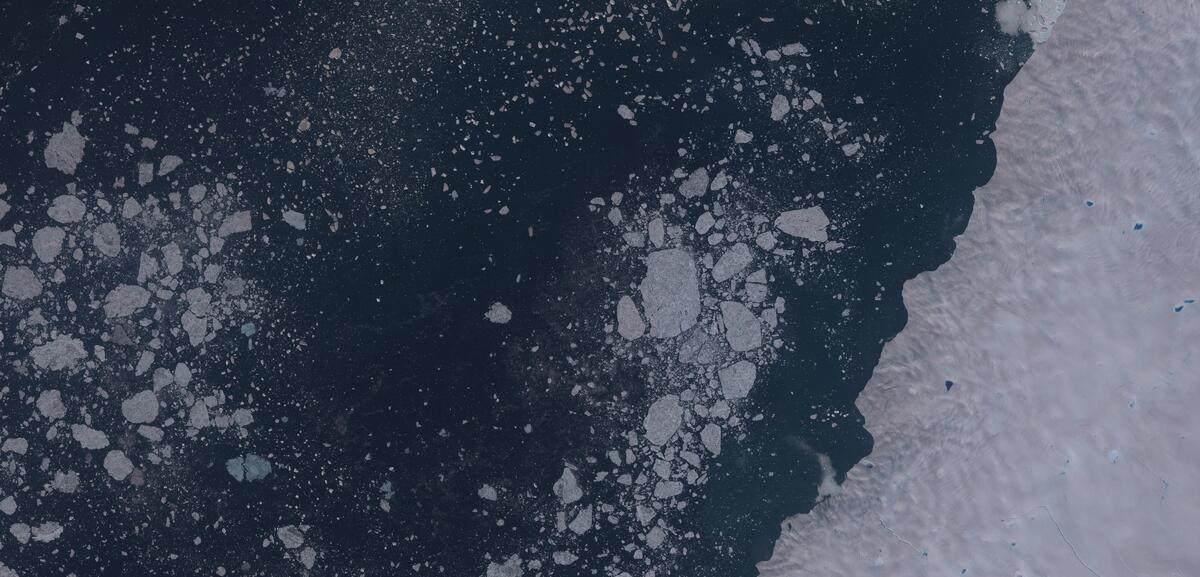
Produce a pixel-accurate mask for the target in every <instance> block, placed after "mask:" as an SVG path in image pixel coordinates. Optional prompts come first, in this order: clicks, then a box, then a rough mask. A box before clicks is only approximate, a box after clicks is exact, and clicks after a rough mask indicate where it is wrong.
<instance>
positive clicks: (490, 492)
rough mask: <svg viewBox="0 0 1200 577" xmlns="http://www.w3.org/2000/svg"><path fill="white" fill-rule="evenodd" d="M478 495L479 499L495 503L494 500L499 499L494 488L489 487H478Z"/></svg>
mask: <svg viewBox="0 0 1200 577" xmlns="http://www.w3.org/2000/svg"><path fill="white" fill-rule="evenodd" d="M478 494H479V498H480V499H485V500H488V501H495V500H496V499H499V498H500V496H499V495H498V494H496V488H495V487H493V486H491V485H484V486H482V487H480V488H479V492H478Z"/></svg>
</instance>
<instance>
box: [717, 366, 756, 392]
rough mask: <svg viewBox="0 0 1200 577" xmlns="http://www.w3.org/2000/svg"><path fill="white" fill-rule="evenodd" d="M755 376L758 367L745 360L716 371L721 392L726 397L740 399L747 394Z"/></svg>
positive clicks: (752, 385)
mask: <svg viewBox="0 0 1200 577" xmlns="http://www.w3.org/2000/svg"><path fill="white" fill-rule="evenodd" d="M757 376H758V367H757V366H755V364H754V363H752V362H750V361H746V360H741V361H738V362H736V363H733V364H732V365H729V366H727V367H724V368H722V369H721V370H720V371H717V379H718V380H720V381H721V394H722V395H723V396H724V397H725V398H726V399H740V398H742V397H745V396H746V395H749V394H750V389H751V388H753V387H754V379H755V377H757Z"/></svg>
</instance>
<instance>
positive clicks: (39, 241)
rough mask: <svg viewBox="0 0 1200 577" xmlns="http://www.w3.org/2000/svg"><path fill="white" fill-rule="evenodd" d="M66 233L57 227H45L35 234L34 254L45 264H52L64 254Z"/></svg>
mask: <svg viewBox="0 0 1200 577" xmlns="http://www.w3.org/2000/svg"><path fill="white" fill-rule="evenodd" d="M66 237H67V233H66V231H64V230H63V229H61V228H59V227H57V226H44V227H42V228H39V229H38V230H37V232H35V233H33V242H32V244H33V254H34V256H36V257H37V259H38V260H40V261H42V262H43V263H47V264H49V263H52V262H54V259H56V258H58V255H59V253H61V252H62V245H63V239H65V238H66Z"/></svg>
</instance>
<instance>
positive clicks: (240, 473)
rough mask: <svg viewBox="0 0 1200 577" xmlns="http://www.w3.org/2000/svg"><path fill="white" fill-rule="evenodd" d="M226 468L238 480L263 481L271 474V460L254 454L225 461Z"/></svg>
mask: <svg viewBox="0 0 1200 577" xmlns="http://www.w3.org/2000/svg"><path fill="white" fill-rule="evenodd" d="M225 470H226V471H227V472H228V473H229V474H230V476H232V477H233V478H234V479H237V480H238V481H261V480H263V479H265V478H267V475H269V474H271V462H270V461H268V460H266V459H264V458H262V457H259V456H258V455H254V454H246V455H245V456H237V457H234V458H232V459H229V460H228V461H225Z"/></svg>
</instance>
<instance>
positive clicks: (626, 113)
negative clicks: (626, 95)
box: [617, 104, 633, 120]
mask: <svg viewBox="0 0 1200 577" xmlns="http://www.w3.org/2000/svg"><path fill="white" fill-rule="evenodd" d="M617 114H619V115H620V116H621V118H624V119H625V120H633V110H631V109H630V108H629V107H628V106H625V105H624V104H622V105H620V106H618V107H617Z"/></svg>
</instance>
